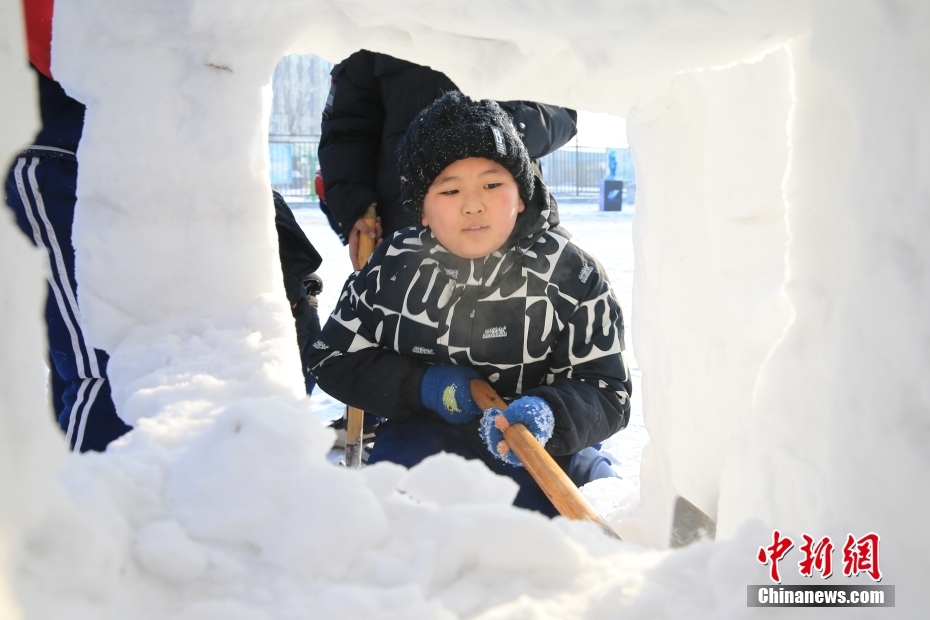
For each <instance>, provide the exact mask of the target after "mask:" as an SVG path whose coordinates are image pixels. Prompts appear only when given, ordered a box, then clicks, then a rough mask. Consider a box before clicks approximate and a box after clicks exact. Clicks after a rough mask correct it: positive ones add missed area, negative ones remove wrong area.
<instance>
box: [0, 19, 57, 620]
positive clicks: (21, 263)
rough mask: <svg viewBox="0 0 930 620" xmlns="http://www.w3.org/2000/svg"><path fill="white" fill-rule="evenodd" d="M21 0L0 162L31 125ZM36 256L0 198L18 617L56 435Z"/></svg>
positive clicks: (6, 549)
mask: <svg viewBox="0 0 930 620" xmlns="http://www.w3.org/2000/svg"><path fill="white" fill-rule="evenodd" d="M21 10H22V4H21V3H19V2H0V42H2V43H0V84H3V88H0V110H3V114H2V115H0V165H2V170H3V175H4V177H5V176H6V166H7V165H8V164H9V162H10V161H12V160H13V157H14V156H15V155H16V153H17V152H18V151H19V150H20V149H21V148H23V147H24V146H27V145H28V144H29V141H30V140H31V139H32V135H33V133H34V132H35V130H36V129H37V127H38V110H37V106H36V101H37V97H36V85H35V79H34V77H33V75H32V73H31V72H30V71H29V69H28V63H27V60H26V55H25V50H26V46H25V41H24V40H23V39H24V37H23V31H24V29H23V22H22V15H21ZM45 292H46V283H45V273H44V270H43V256H42V254H41V252H40V251H39V250H37V249H36V248H35V247H33V246H32V244H30V243H29V241H28V240H27V239H26V237H25V236H24V235H23V234H22V233H21V232H20V230H19V228H18V227H17V226H16V223H15V222H14V220H13V213H12V211H10V210H9V209H8V208H7V207H6V206H5V205H0V498H2V500H0V617H2V618H9V619H10V620H18V619H19V618H22V617H24V616H23V615H22V611H23V610H22V607H21V606H20V604H19V602H18V599H19V596H18V595H17V592H16V591H15V589H14V579H15V576H17V574H18V560H19V558H20V557H21V556H22V554H23V553H24V550H25V549H26V542H27V541H26V536H27V535H28V533H29V532H30V530H31V528H32V525H33V524H34V523H35V522H36V521H37V520H38V519H40V518H41V516H42V515H43V514H45V512H46V511H47V510H48V505H49V495H50V494H51V491H52V485H53V484H54V482H53V481H54V476H55V474H56V472H57V470H58V469H59V468H60V467H61V466H62V465H63V463H64V460H65V453H64V441H63V440H62V438H61V436H60V434H59V433H58V432H57V429H56V428H55V427H54V424H53V421H52V420H53V414H52V411H51V407H50V406H49V404H48V403H47V402H46V399H45V395H46V390H45V375H46V370H45V368H44V365H43V363H42V356H41V353H40V352H41V351H44V350H45V349H46V336H45V327H44V325H43V322H42V313H43V309H44V305H45Z"/></svg>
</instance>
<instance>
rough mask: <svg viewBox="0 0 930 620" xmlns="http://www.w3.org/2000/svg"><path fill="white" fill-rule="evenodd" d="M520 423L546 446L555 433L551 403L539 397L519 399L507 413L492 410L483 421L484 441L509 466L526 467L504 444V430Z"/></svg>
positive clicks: (511, 405)
mask: <svg viewBox="0 0 930 620" xmlns="http://www.w3.org/2000/svg"><path fill="white" fill-rule="evenodd" d="M498 416H501V417H503V420H498ZM517 423H519V424H522V425H523V426H525V427H526V428H527V430H528V431H529V432H531V433H532V434H533V436H534V437H536V440H537V441H539V443H540V445H543V446H544V445H546V442H547V441H549V439H550V438H551V437H552V431H553V430H555V416H554V415H553V413H552V408H551V407H550V406H549V403H547V402H546V401H544V400H543V399H542V398H539V397H538V396H524V397H522V398H518V399H517V400H515V401H513V402H512V403H510V406H509V407H507V408H506V409H505V410H504V411H501V410H500V409H494V408H492V409H488V410H487V411H485V412H484V417H483V418H481V438H482V439H483V440H484V444H485V445H486V446H487V448H488V450H490V452H491V454H493V455H494V456H496V457H497V458H499V459H500V460H502V461H504V462H505V463H510V464H511V465H515V466H517V467H523V463H521V462H520V459H518V458H517V455H516V454H514V453H513V451H512V450H511V449H510V446H508V445H507V442H506V441H504V432H503V431H502V430H501V427H503V428H507V427H508V426H510V425H511V424H517Z"/></svg>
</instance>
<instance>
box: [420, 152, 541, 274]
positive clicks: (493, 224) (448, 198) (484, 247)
mask: <svg viewBox="0 0 930 620" xmlns="http://www.w3.org/2000/svg"><path fill="white" fill-rule="evenodd" d="M523 209H524V204H523V200H521V199H520V190H519V188H518V187H517V182H516V180H515V179H514V178H513V175H512V174H510V171H509V170H507V169H506V168H504V167H503V166H501V165H500V164H499V163H497V162H494V161H491V160H490V159H484V158H483V157H469V158H467V159H460V160H458V161H456V162H453V163H451V164H449V165H448V166H447V167H446V169H445V170H443V171H442V172H440V173H439V176H437V177H436V179H435V180H434V181H433V184H432V185H431V186H430V188H429V191H427V193H426V197H425V198H424V199H423V225H424V226H429V227H430V229H431V230H432V231H433V234H435V235H436V238H437V239H438V240H439V242H440V243H441V244H442V245H443V246H445V248H446V249H447V250H449V251H450V252H452V253H453V254H455V255H456V256H460V257H461V258H481V257H484V256H487V255H489V254H491V253H492V252H494V251H495V250H497V249H499V248H500V247H501V246H502V245H504V242H505V241H507V238H508V237H510V233H511V232H513V227H514V224H515V223H516V221H517V214H519V213H520V212H522V211H523Z"/></svg>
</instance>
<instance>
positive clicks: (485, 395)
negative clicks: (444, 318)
mask: <svg viewBox="0 0 930 620" xmlns="http://www.w3.org/2000/svg"><path fill="white" fill-rule="evenodd" d="M469 387H470V388H471V395H472V398H474V399H475V402H476V403H477V404H478V407H480V408H481V409H482V411H484V410H487V409H490V408H491V407H495V408H497V409H500V410H501V411H503V410H504V409H506V408H507V403H506V402H504V400H503V399H502V398H501V397H500V396H498V395H497V392H495V391H494V388H492V387H491V386H490V385H489V384H488V382H487V381H484V380H482V379H472V380H471V384H470V386H469ZM498 422H499V426H498V428H501V426H503V428H501V430H502V431H503V433H504V439H505V440H506V441H507V445H508V446H510V449H511V450H513V452H514V454H516V455H517V458H519V459H520V462H521V463H523V466H524V467H525V468H526V471H528V472H529V474H530V475H531V476H532V477H533V480H535V481H536V483H537V484H538V485H539V488H541V489H542V490H543V493H545V494H546V497H548V498H549V501H551V502H552V505H553V506H555V509H556V510H558V511H559V514H560V515H562V516H563V517H566V518H568V519H575V520H586V521H593V522H594V523H597V524H598V525H600V526H601V527H602V528H603V529H604V531H605V532H606V533H607V534H609V535H610V536H612V537H614V538H616V539H617V540H619V539H620V537H619V536H618V535H617V533H616V532H615V531H614V530H613V528H612V527H611V526H610V525H609V524H608V523H607V522H606V521H605V520H604V519H603V518H602V517H601V515H599V514H597V511H596V510H595V509H594V506H592V505H591V503H590V502H589V501H588V500H587V499H585V497H584V495H582V494H581V491H579V490H578V487H576V486H575V483H574V482H572V480H571V478H569V477H568V475H567V474H566V473H565V472H564V471H562V468H561V467H559V466H558V464H557V463H556V462H555V461H554V460H553V458H552V457H551V456H549V453H548V452H546V451H545V450H544V449H543V447H542V446H541V445H539V442H538V441H536V437H534V436H533V434H532V433H531V432H530V431H529V430H528V429H527V428H526V427H525V426H524V425H522V424H507V421H506V420H504V419H503V416H501V417H499V418H498Z"/></svg>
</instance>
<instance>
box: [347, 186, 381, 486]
mask: <svg viewBox="0 0 930 620" xmlns="http://www.w3.org/2000/svg"><path fill="white" fill-rule="evenodd" d="M375 206H376V204H375V203H372V204H371V206H369V207H368V209H367V210H366V211H365V214H364V215H363V216H362V221H364V222H365V223H366V224H368V225H369V226H371V228H372V229H375V228H376V227H377V225H378V212H377V211H376V209H375ZM376 241H377V240H376V239H372V238H371V237H369V236H368V235H359V236H358V266H359V269H361V268H362V267H364V266H365V263H367V262H368V257H369V256H371V253H372V252H374V251H375V243H376ZM347 417H348V420H347V422H346V467H350V468H352V469H359V468H360V467H361V466H362V426H363V423H364V419H365V412H364V411H362V410H361V409H357V408H356V407H349V412H348V414H347Z"/></svg>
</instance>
